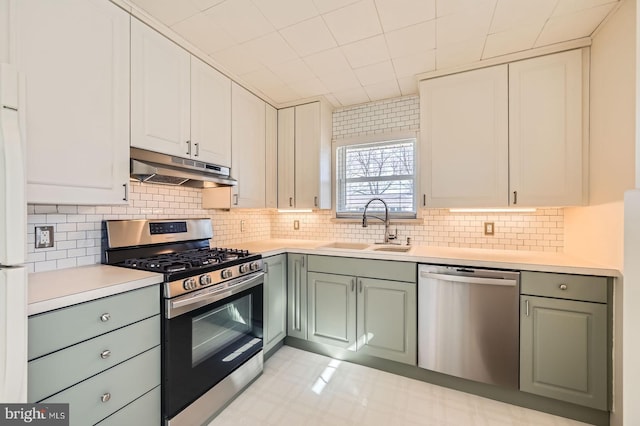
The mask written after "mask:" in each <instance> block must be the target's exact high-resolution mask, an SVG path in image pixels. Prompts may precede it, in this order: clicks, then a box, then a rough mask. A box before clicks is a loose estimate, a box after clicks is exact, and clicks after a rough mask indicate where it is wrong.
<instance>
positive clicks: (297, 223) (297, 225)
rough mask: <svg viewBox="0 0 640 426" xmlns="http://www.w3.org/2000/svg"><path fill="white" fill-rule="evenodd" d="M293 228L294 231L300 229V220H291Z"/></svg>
mask: <svg viewBox="0 0 640 426" xmlns="http://www.w3.org/2000/svg"><path fill="white" fill-rule="evenodd" d="M293 229H295V230H296V231H297V230H298V229H300V221H299V220H294V221H293Z"/></svg>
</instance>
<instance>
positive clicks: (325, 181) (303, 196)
mask: <svg viewBox="0 0 640 426" xmlns="http://www.w3.org/2000/svg"><path fill="white" fill-rule="evenodd" d="M331 126H332V116H331V108H330V107H329V105H328V104H326V103H325V102H312V103H309V104H304V105H299V106H296V107H290V108H285V109H281V110H280V111H278V208H284V209H286V208H298V209H299V208H305V209H313V208H319V209H330V208H331Z"/></svg>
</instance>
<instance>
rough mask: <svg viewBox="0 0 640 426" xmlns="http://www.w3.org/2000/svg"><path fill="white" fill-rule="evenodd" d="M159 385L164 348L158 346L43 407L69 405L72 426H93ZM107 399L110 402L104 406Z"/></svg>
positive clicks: (53, 399) (64, 392)
mask: <svg viewBox="0 0 640 426" xmlns="http://www.w3.org/2000/svg"><path fill="white" fill-rule="evenodd" d="M159 384H160V346H156V347H155V348H153V349H151V350H149V351H147V352H144V353H142V354H140V355H138V356H137V357H135V358H132V359H130V360H129V361H127V362H123V363H122V364H119V365H116V366H115V367H113V368H111V369H109V370H107V371H104V372H102V373H100V374H98V375H97V376H94V377H92V378H90V379H88V380H85V381H84V382H81V383H78V384H77V385H75V386H73V387H71V388H69V389H67V390H65V391H63V392H60V393H58V394H56V395H54V396H52V397H51V398H47V399H45V400H44V401H42V403H43V404H47V403H69V425H70V426H80V425H92V424H95V423H96V422H98V421H100V420H102V419H104V418H105V417H107V416H108V415H110V414H112V413H115V412H116V411H118V410H119V409H120V408H122V407H124V406H125V405H127V404H129V403H130V402H131V401H133V400H135V399H137V398H138V397H140V396H141V395H143V394H145V393H146V392H148V391H149V390H151V389H153V388H155V387H156V386H158V385H159ZM106 395H109V399H108V400H106V401H105V402H103V401H102V399H103V397H104V396H106ZM105 399H106V398H105ZM125 424H127V423H125Z"/></svg>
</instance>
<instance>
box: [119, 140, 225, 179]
mask: <svg viewBox="0 0 640 426" xmlns="http://www.w3.org/2000/svg"><path fill="white" fill-rule="evenodd" d="M130 154H131V177H132V178H133V179H135V180H138V181H140V182H149V183H158V184H162V185H186V186H193V187H198V188H212V187H218V186H234V185H237V181H236V180H235V179H232V178H231V177H230V176H229V174H230V170H229V168H228V167H224V166H218V165H216V164H210V163H205V162H203V161H198V160H192V159H189V158H181V157H175V156H172V155H166V154H160V153H158V152H152V151H147V150H144V149H139V148H131V151H130Z"/></svg>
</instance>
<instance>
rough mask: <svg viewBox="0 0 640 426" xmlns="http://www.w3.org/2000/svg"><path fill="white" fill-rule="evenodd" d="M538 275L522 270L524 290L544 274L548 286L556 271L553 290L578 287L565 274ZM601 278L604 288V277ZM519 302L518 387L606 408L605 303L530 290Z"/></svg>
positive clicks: (550, 396)
mask: <svg viewBox="0 0 640 426" xmlns="http://www.w3.org/2000/svg"><path fill="white" fill-rule="evenodd" d="M539 275H540V276H539V277H538V274H533V273H529V274H528V275H527V274H523V276H522V279H523V289H524V290H525V291H526V288H527V286H528V284H529V283H527V282H526V280H527V279H528V278H529V279H535V278H544V280H540V281H539V282H540V283H541V284H543V285H545V282H546V281H548V279H549V278H553V277H550V275H557V276H558V284H557V286H551V288H553V289H554V291H555V288H556V287H557V288H559V287H560V286H562V288H563V289H564V290H561V291H569V292H571V291H572V290H574V291H575V290H576V289H578V288H577V286H576V285H572V283H571V282H570V281H567V280H566V279H563V276H562V274H539ZM571 277H572V278H573V279H575V277H576V276H571ZM586 278H589V279H591V278H594V277H586ZM601 282H602V285H603V286H604V287H605V290H606V279H604V278H602V279H601ZM567 283H568V284H567ZM539 288H540V287H538V289H539ZM586 288H587V287H585V289H586ZM538 292H539V290H538ZM579 293H580V291H578V294H579ZM605 294H606V291H605ZM574 296H575V297H579V296H578V295H574ZM520 301H521V305H520V317H521V319H520V390H522V391H525V392H530V393H533V394H537V395H542V396H546V397H549V398H554V399H559V400H562V401H567V402H571V403H574V404H579V405H583V406H587V407H591V408H596V409H599V410H607V409H608V391H607V389H608V380H609V373H608V348H609V342H608V337H607V335H608V333H607V327H608V325H607V324H608V320H607V316H608V313H607V304H606V303H594V302H585V301H580V300H569V299H559V298H551V297H540V296H531V295H521V297H520Z"/></svg>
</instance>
